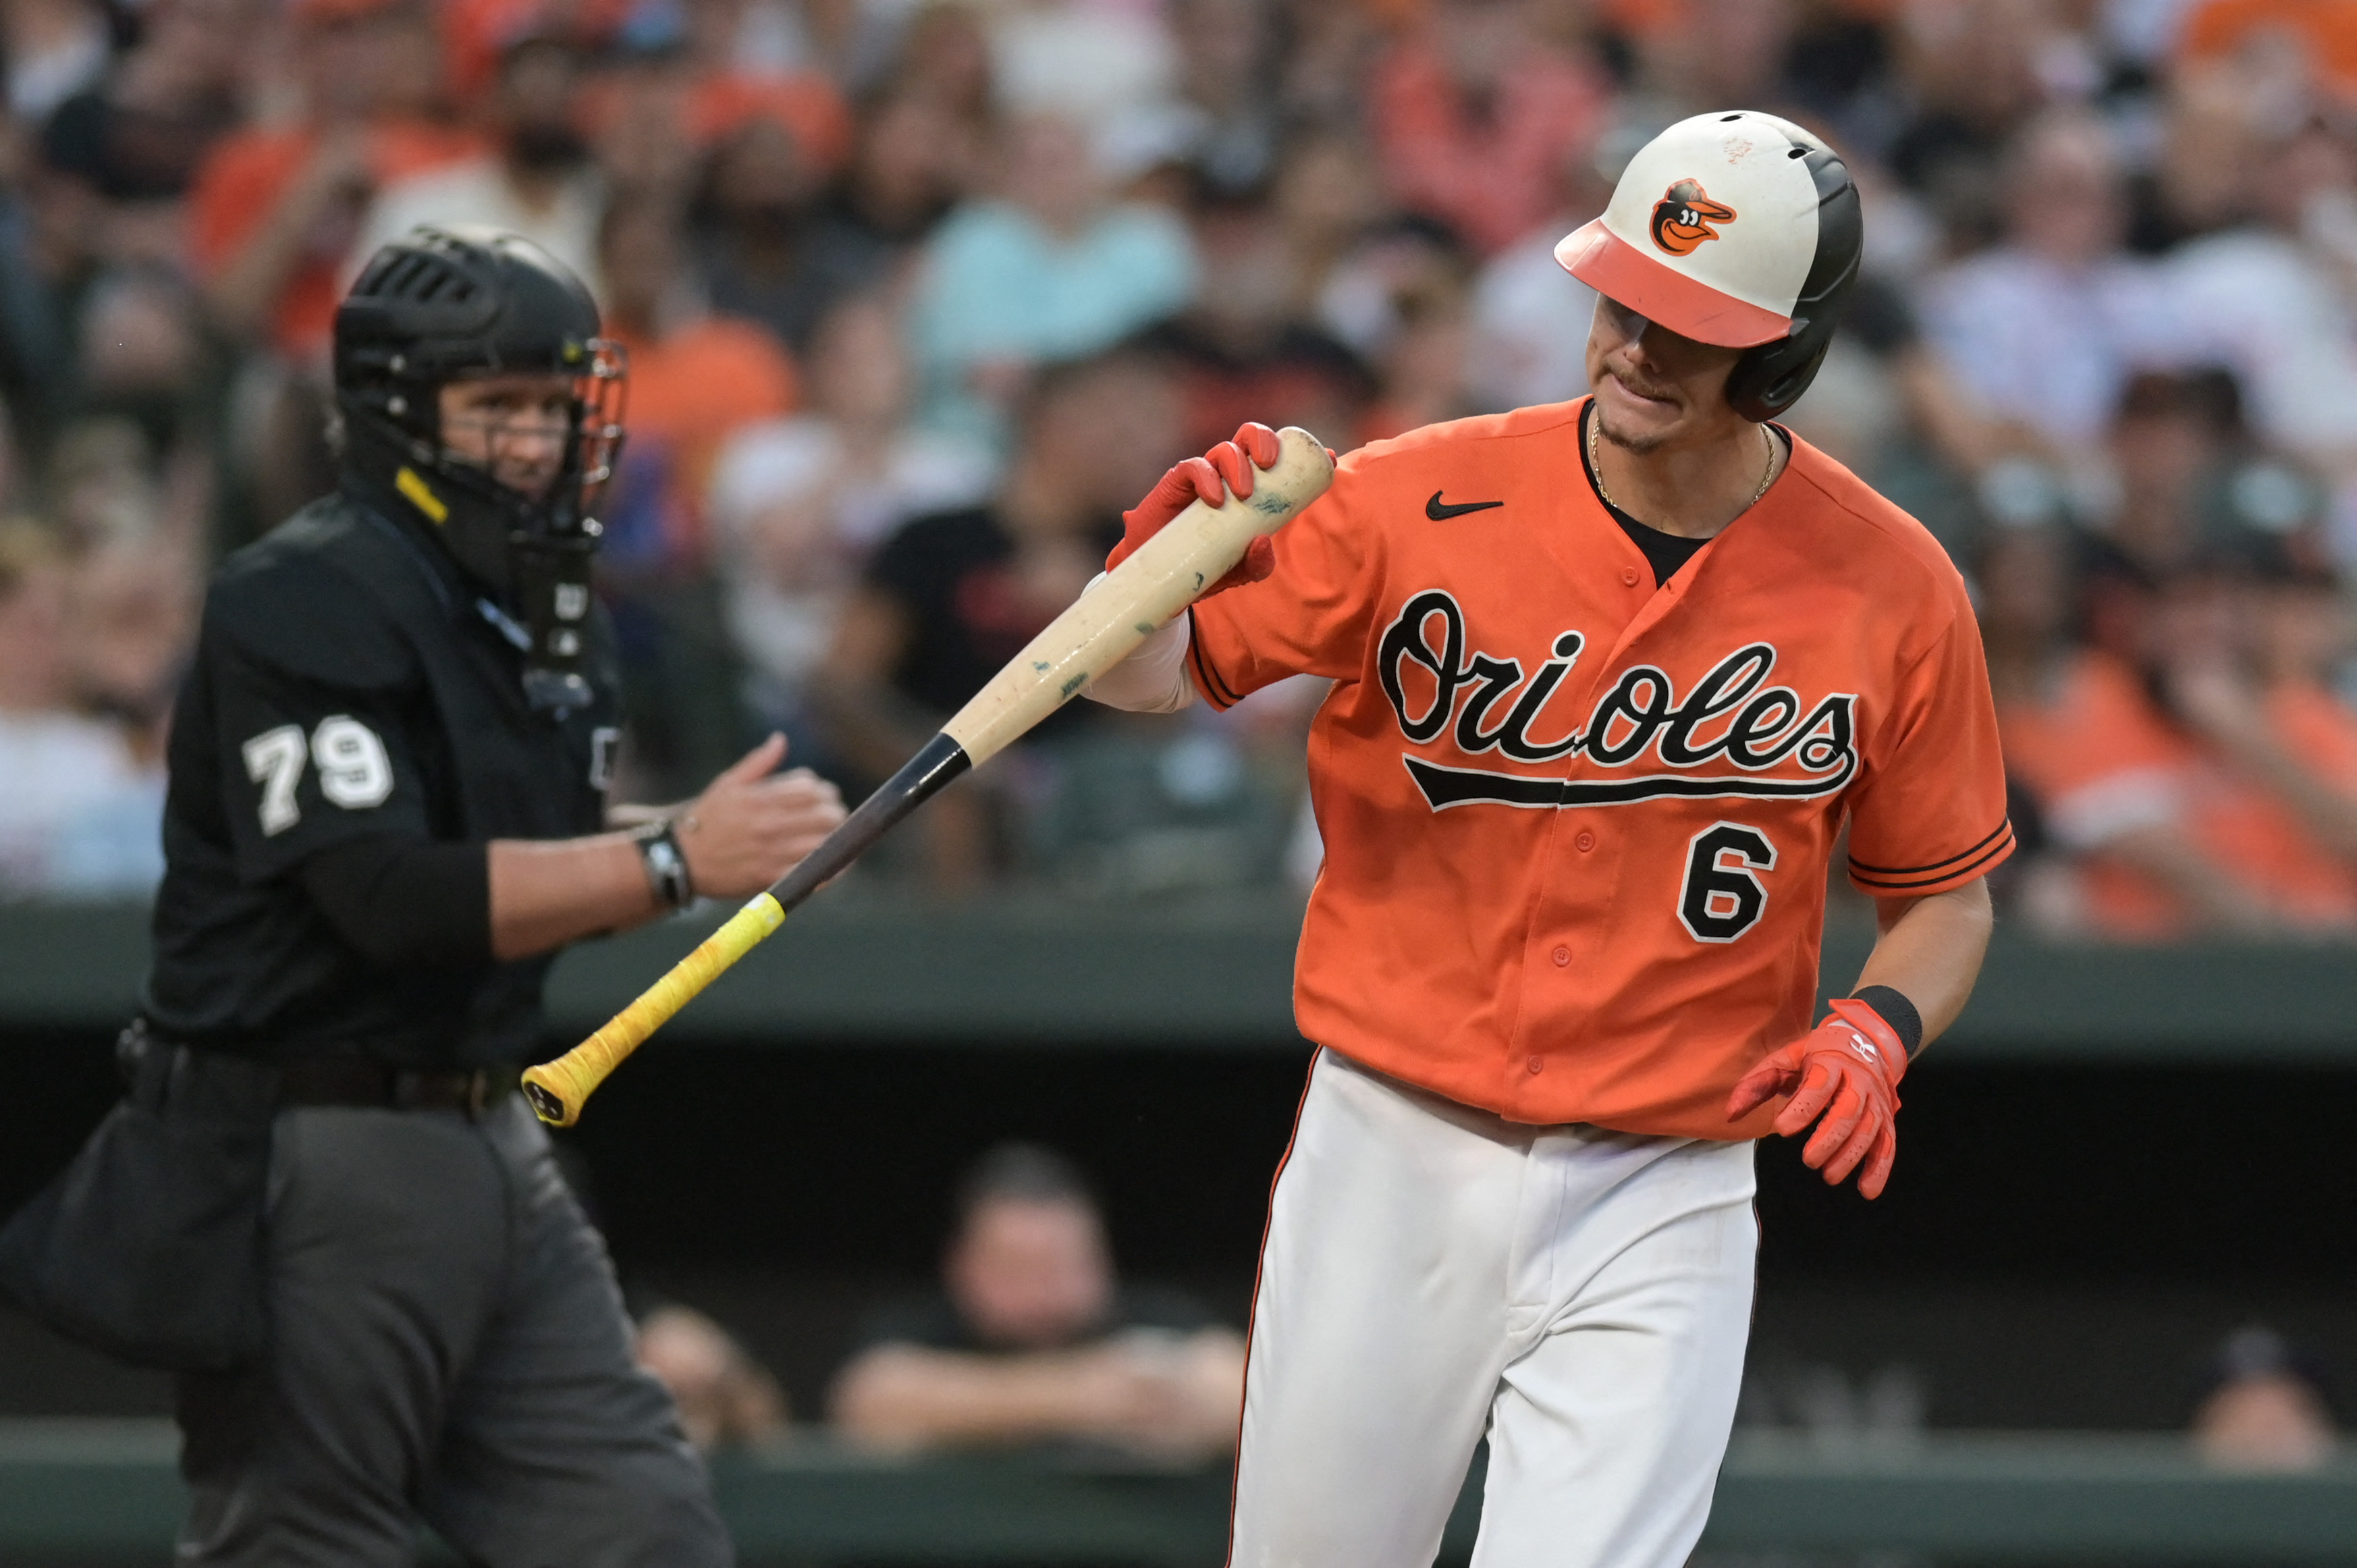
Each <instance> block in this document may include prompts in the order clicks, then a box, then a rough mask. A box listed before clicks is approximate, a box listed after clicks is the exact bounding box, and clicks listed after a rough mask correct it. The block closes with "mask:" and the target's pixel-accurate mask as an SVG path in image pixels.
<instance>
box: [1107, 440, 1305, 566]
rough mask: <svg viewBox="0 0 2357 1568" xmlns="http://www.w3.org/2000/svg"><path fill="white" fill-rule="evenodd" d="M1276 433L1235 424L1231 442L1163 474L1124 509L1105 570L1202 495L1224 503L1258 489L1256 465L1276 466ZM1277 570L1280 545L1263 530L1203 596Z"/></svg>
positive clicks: (1206, 500) (1210, 502) (1214, 502)
mask: <svg viewBox="0 0 2357 1568" xmlns="http://www.w3.org/2000/svg"><path fill="white" fill-rule="evenodd" d="M1280 450H1281V448H1279V447H1278V446H1277V443H1276V432H1275V431H1274V430H1271V429H1270V428H1269V427H1268V426H1267V425H1265V424H1243V425H1239V426H1237V427H1236V436H1235V439H1234V440H1232V441H1222V442H1221V443H1220V444H1219V445H1218V446H1214V447H1212V448H1211V451H1209V452H1208V453H1206V454H1204V455H1203V456H1200V457H1189V458H1188V459H1186V460H1185V461H1184V462H1181V463H1179V464H1177V465H1175V466H1174V467H1172V468H1171V470H1170V471H1169V472H1168V473H1167V474H1165V475H1163V476H1162V481H1161V483H1159V484H1157V485H1156V486H1155V487H1154V488H1153V489H1150V490H1148V491H1147V492H1146V499H1144V500H1142V501H1140V502H1138V503H1137V504H1136V505H1135V506H1134V507H1132V508H1130V509H1129V510H1127V511H1125V512H1124V513H1122V514H1121V542H1120V543H1118V544H1116V545H1114V547H1113V553H1111V554H1109V555H1107V556H1106V557H1105V570H1106V571H1108V572H1110V571H1112V570H1113V569H1114V567H1116V566H1118V565H1120V564H1122V563H1123V562H1125V561H1126V560H1128V559H1129V558H1130V556H1131V555H1133V554H1135V553H1136V550H1137V547H1138V546H1139V545H1141V544H1143V543H1145V542H1146V541H1147V540H1149V539H1151V538H1153V537H1154V536H1155V535H1156V534H1157V533H1159V532H1162V530H1163V529H1164V528H1165V527H1166V526H1168V523H1169V521H1170V520H1171V519H1172V518H1174V517H1177V516H1178V515H1179V513H1180V512H1182V511H1185V510H1187V508H1188V505H1189V503H1190V502H1192V501H1194V500H1196V499H1199V498H1200V499H1201V500H1202V501H1203V502H1204V503H1205V504H1206V505H1208V506H1219V505H1222V503H1224V502H1225V501H1226V500H1227V499H1228V492H1229V491H1230V490H1233V491H1234V492H1235V494H1236V498H1237V499H1239V500H1241V499H1244V498H1245V497H1248V496H1250V495H1251V494H1252V493H1253V466H1254V464H1258V465H1259V466H1260V467H1264V468H1274V467H1276V458H1277V454H1278V452H1279V451H1280ZM1275 570H1276V546H1275V545H1274V544H1272V543H1270V542H1269V539H1268V536H1267V535H1266V534H1262V535H1260V536H1259V537H1258V538H1256V539H1254V541H1253V542H1252V544H1251V546H1250V547H1249V548H1248V549H1246V550H1245V551H1244V558H1243V560H1241V561H1239V562H1237V563H1236V564H1235V565H1234V567H1233V568H1232V569H1231V570H1230V571H1229V573H1228V575H1226V576H1224V577H1222V578H1221V579H1220V580H1219V581H1218V582H1216V583H1214V584H1212V585H1211V586H1210V587H1208V588H1206V589H1204V590H1203V594H1202V596H1203V597H1204V598H1207V599H1208V598H1210V597H1211V596H1212V595H1213V594H1222V593H1225V592H1227V590H1229V589H1230V588H1240V587H1242V586H1243V585H1245V584H1246V583H1257V582H1259V581H1260V580H1261V579H1262V578H1263V577H1265V576H1267V575H1269V574H1270V573H1271V572H1274V571H1275Z"/></svg>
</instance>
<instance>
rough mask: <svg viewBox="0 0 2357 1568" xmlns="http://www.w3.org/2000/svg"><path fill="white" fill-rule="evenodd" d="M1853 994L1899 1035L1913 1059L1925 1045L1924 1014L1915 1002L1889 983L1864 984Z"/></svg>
mask: <svg viewBox="0 0 2357 1568" xmlns="http://www.w3.org/2000/svg"><path fill="white" fill-rule="evenodd" d="M1851 996H1852V1000H1854V1001H1858V1002H1863V1003H1865V1004H1867V1006H1869V1007H1871V1008H1873V1009H1874V1011H1875V1013H1876V1015H1878V1017H1880V1018H1881V1020H1882V1021H1883V1022H1884V1023H1886V1024H1888V1025H1889V1026H1890V1032H1891V1033H1892V1034H1894V1035H1896V1036H1899V1043H1900V1045H1901V1046H1904V1047H1906V1048H1907V1059H1908V1060H1909V1061H1910V1062H1911V1061H1913V1060H1914V1059H1915V1053H1916V1052H1917V1051H1918V1050H1920V1049H1921V1048H1922V1045H1923V1015H1922V1014H1921V1013H1919V1012H1917V1011H1916V1010H1915V1004H1913V1003H1912V1002H1910V1001H1908V1000H1907V998H1906V997H1905V996H1904V995H1903V994H1901V993H1899V992H1896V991H1893V990H1892V989H1890V987H1889V986H1888V985H1867V986H1862V987H1860V988H1859V989H1858V990H1857V991H1856V992H1854V993H1851Z"/></svg>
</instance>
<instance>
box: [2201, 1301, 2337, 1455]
mask: <svg viewBox="0 0 2357 1568" xmlns="http://www.w3.org/2000/svg"><path fill="white" fill-rule="evenodd" d="M2209 1385H2210V1386H2209V1388H2208V1390H2207V1391H2206V1392H2204V1393H2203V1395H2202V1396H2201V1403H2200V1405H2199V1406H2198V1407H2197V1408H2196V1409H2195V1411H2194V1414H2193V1427H2192V1435H2193V1446H2194V1449H2195V1451H2196V1452H2197V1453H2199V1454H2200V1455H2201V1459H2202V1462H2203V1463H2204V1464H2207V1465H2211V1466H2215V1467H2217V1468H2218V1469H2221V1470H2249V1471H2277V1472H2284V1471H2298V1470H2314V1469H2318V1468H2319V1467H2321V1466H2325V1465H2328V1464H2330V1463H2331V1461H2332V1458H2333V1455H2334V1454H2335V1452H2336V1451H2337V1450H2338V1449H2339V1447H2340V1434H2339V1433H2338V1431H2337V1430H2336V1429H2335V1427H2334V1423H2333V1420H2332V1410H2331V1406H2330V1403H2329V1402H2327V1400H2326V1399H2325V1394H2324V1385H2323V1380H2322V1378H2321V1377H2320V1375H2319V1373H2318V1371H2317V1369H2316V1365H2315V1362H2314V1360H2313V1359H2312V1358H2310V1357H2309V1356H2308V1355H2307V1354H2306V1353H2304V1352H2303V1351H2301V1350H2299V1349H2298V1348H2295V1347H2293V1346H2291V1345H2290V1344H2287V1342H2286V1341H2285V1339H2284V1337H2283V1336H2282V1335H2280V1334H2277V1333H2276V1332H2275V1331H2274V1330H2273V1329H2269V1328H2259V1327H2251V1328H2244V1329H2238V1330H2236V1331H2235V1332H2234V1333H2233V1334H2232V1335H2230V1336H2229V1337H2227V1340H2226V1343H2225V1344H2224V1345H2223V1346H2222V1347H2220V1348H2219V1352H2218V1359H2217V1364H2216V1365H2215V1366H2214V1367H2213V1368H2212V1370H2211V1373H2210V1377H2209Z"/></svg>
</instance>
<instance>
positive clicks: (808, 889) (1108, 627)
mask: <svg viewBox="0 0 2357 1568" xmlns="http://www.w3.org/2000/svg"><path fill="white" fill-rule="evenodd" d="M1278 439H1279V450H1278V454H1277V459H1276V466H1275V467H1273V468H1268V469H1265V470H1262V471H1261V472H1260V473H1259V474H1258V475H1257V477H1256V478H1254V482H1253V493H1252V496H1251V498H1250V499H1245V500H1238V499H1236V498H1235V497H1234V496H1233V495H1232V494H1231V495H1230V496H1229V497H1228V499H1227V500H1226V502H1225V503H1224V504H1222V505H1221V506H1218V507H1211V506H1207V505H1205V504H1204V503H1203V502H1202V501H1200V500H1198V501H1195V502H1193V503H1192V504H1190V505H1189V507H1188V508H1187V510H1184V511H1182V512H1180V513H1179V515H1178V516H1177V517H1176V518H1174V519H1172V520H1171V521H1170V523H1169V524H1168V526H1167V527H1165V528H1164V529H1163V530H1162V531H1161V532H1158V533H1157V534H1155V535H1154V536H1153V537H1152V538H1151V539H1148V540H1147V541H1146V542H1145V543H1143V544H1141V545H1139V546H1138V548H1137V550H1136V552H1135V553H1134V554H1132V555H1131V556H1130V557H1129V559H1127V560H1125V561H1124V562H1123V563H1122V564H1120V565H1118V566H1116V567H1114V569H1113V570H1112V571H1111V572H1109V573H1107V574H1106V575H1105V578H1104V581H1103V582H1101V583H1099V584H1097V585H1096V586H1095V587H1093V588H1092V589H1090V590H1089V591H1088V592H1087V593H1085V594H1082V596H1080V598H1079V599H1078V600H1077V601H1075V602H1074V603H1073V605H1072V606H1071V608H1069V609H1067V610H1066V611H1064V613H1063V614H1061V615H1060V616H1058V617H1057V618H1055V620H1054V621H1052V622H1051V623H1049V627H1048V629H1047V630H1045V631H1043V632H1041V633H1040V634H1039V636H1037V637H1035V638H1033V639H1031V642H1030V645H1029V646H1028V647H1027V648H1025V649H1024V650H1023V651H1022V652H1020V653H1018V654H1017V655H1016V656H1015V658H1014V659H1013V660H1012V661H1010V662H1009V663H1008V664H1007V666H1006V669H1004V670H1001V671H999V672H998V673H997V674H996V675H995V676H993V677H991V681H990V684H988V685H986V686H985V687H984V688H983V689H982V690H981V691H980V692H979V693H976V694H975V695H974V700H973V701H972V702H970V703H966V705H965V706H964V707H963V708H961V709H959V710H958V712H957V714H956V716H955V717H953V718H952V719H951V720H950V722H949V723H948V724H946V725H942V732H941V733H940V734H939V735H937V736H933V738H932V739H931V740H930V741H928V742H926V744H925V746H924V749H923V750H921V751H920V752H918V753H917V755H916V756H914V757H910V758H909V761H908V764H907V765H906V766H905V767H903V768H901V769H900V771H899V772H898V773H895V774H894V775H892V777H891V778H890V779H887V780H886V781H885V782H884V784H883V785H882V787H881V788H879V789H877V791H876V792H875V793H874V794H873V795H870V796H868V797H867V799H866V800H863V801H862V802H860V805H859V809H858V810H857V811H854V812H852V813H851V815H850V816H848V817H846V818H845V819H844V822H843V824H842V825H841V826H840V827H838V828H836V829H835V830H834V832H832V833H830V834H828V835H827V837H826V840H825V842H824V843H821V844H820V845H819V846H818V848H816V849H815V850H813V851H812V852H811V854H810V855H809V857H808V858H806V859H805V860H803V861H802V864H800V865H797V866H795V867H794V868H793V869H792V870H791V871H790V872H788V873H786V875H784V876H782V877H780V879H779V880H778V881H777V883H776V884H774V885H773V886H771V887H770V889H769V890H768V891H767V892H764V893H758V894H755V895H754V897H753V899H752V901H751V902H750V903H748V904H747V905H746V906H745V907H744V908H741V909H739V910H737V913H736V914H734V915H732V916H730V917H729V918H728V919H727V921H726V924H724V925H722V926H721V928H720V929H718V930H716V931H715V932H713V933H712V935H711V936H710V937H708V938H706V939H705V941H704V943H703V945H701V946H700V947H698V948H697V949H696V950H694V952H692V953H690V954H688V955H687V956H686V957H685V958H683V959H682V960H680V961H679V962H678V963H676V964H674V965H673V967H672V971H671V972H670V973H669V974H666V975H664V976H663V977H662V979H661V980H658V981H656V982H655V983H654V984H652V985H651V986H649V987H648V988H647V990H646V991H645V992H644V993H641V994H640V997H639V999H638V1000H637V1001H635V1002H633V1003H631V1004H630V1005H629V1006H628V1007H625V1008H623V1009H622V1011H621V1012H620V1013H619V1014H617V1015H615V1016H614V1018H613V1020H612V1021H611V1022H609V1023H608V1024H607V1025H606V1026H605V1027H604V1028H602V1029H599V1030H598V1031H597V1033H596V1034H594V1035H592V1036H589V1037H588V1038H587V1039H586V1040H584V1041H582V1042H581V1043H580V1044H579V1045H577V1046H576V1047H573V1048H572V1049H571V1050H569V1051H567V1052H565V1054H564V1055H563V1056H561V1057H559V1058H556V1059H555V1060H554V1061H553V1062H548V1063H545V1064H544V1065H542V1066H540V1067H535V1068H533V1069H528V1070H527V1071H526V1072H525V1073H524V1075H523V1092H524V1097H525V1098H526V1099H527V1100H529V1101H531V1102H532V1108H533V1112H536V1113H537V1114H538V1115H539V1117H540V1119H541V1120H542V1121H544V1122H552V1123H554V1125H556V1126H559V1127H569V1126H571V1125H572V1124H573V1123H574V1122H576V1121H577V1120H579V1119H580V1115H581V1107H582V1104H583V1102H584V1101H587V1099H588V1098H589V1096H590V1095H591V1094H592V1093H594V1092H596V1090H597V1086H598V1085H599V1084H600V1083H603V1082H604V1081H605V1080H606V1076H607V1074H608V1073H610V1072H612V1071H613V1070H614V1069H615V1068H617V1067H619V1066H620V1065H621V1062H622V1058H625V1057H627V1056H629V1055H630V1053H631V1052H632V1051H634V1050H636V1049H638V1048H639V1047H640V1046H641V1045H643V1044H644V1043H645V1042H646V1039H647V1036H650V1035H651V1034H653V1033H654V1032H655V1031H656V1030H657V1029H658V1028H661V1027H662V1025H663V1023H664V1022H665V1021H666V1020H667V1019H669V1018H670V1017H671V1015H673V1014H674V1013H676V1012H678V1011H679V1010H680V1009H681V1008H682V1007H684V1006H685V1005H687V1004H688V1002H689V1001H690V1000H691V999H692V998H693V997H694V995H695V994H696V993H698V992H700V991H702V990H703V989H704V988H705V986H707V985H709V984H711V983H712V982H713V981H714V980H715V979H716V978H717V977H718V976H719V974H720V972H721V971H723V970H725V969H726V968H727V967H728V966H729V965H730V964H732V963H735V962H736V961H737V960H738V959H740V958H742V957H744V956H745V954H746V953H747V952H748V951H750V950H752V948H753V946H754V945H755V944H756V943H758V942H759V941H760V940H761V939H762V938H764V937H766V936H768V935H769V934H770V932H771V931H774V930H776V929H778V927H779V926H780V925H781V924H782V923H784V920H785V918H786V916H787V914H788V913H789V912H791V910H792V909H793V908H796V907H797V906H798V905H800V904H801V903H802V901H803V900H804V899H806V898H808V897H810V896H811V895H812V894H813V893H814V892H816V891H817V890H818V888H819V887H820V886H822V885H823V884H824V883H825V882H826V881H827V880H828V879H829V878H831V877H833V876H834V875H836V874H838V873H839V872H841V871H842V870H843V869H844V868H845V866H847V865H850V864H851V863H852V862H853V861H854V860H856V859H857V858H858V857H859V856H860V854H862V853H863V852H865V851H866V848H867V846H868V845H870V844H872V843H875V842H876V841H877V839H879V838H882V837H883V836H884V834H885V833H886V832H888V831H889V830H890V829H891V828H892V827H893V826H894V824H896V823H898V822H899V821H900V819H901V818H903V817H905V816H907V815H908V814H909V812H911V811H915V810H916V809H917V808H918V807H919V806H920V805H922V804H923V803H924V802H925V801H926V800H928V799H930V798H931V796H933V795H934V794H936V793H937V792H939V791H940V790H941V789H942V787H943V786H944V785H946V784H948V783H949V782H950V781H951V780H952V779H955V778H957V776H958V775H959V774H961V773H963V772H964V771H965V770H966V769H968V768H974V767H976V766H978V765H979V764H981V763H983V762H985V761H986V760H988V759H989V758H990V757H993V756H995V755H996V753H998V752H1000V751H1003V750H1004V749H1006V746H1008V745H1009V744H1011V743H1012V742H1014V741H1015V740H1016V739H1017V738H1018V737H1020V736H1022V735H1023V733H1024V732H1025V731H1027V730H1028V729H1029V728H1030V727H1031V726H1032V725H1036V724H1038V723H1039V721H1040V720H1041V719H1044V718H1046V717H1047V716H1048V715H1049V714H1051V713H1054V712H1055V711H1056V710H1057V709H1058V708H1060V707H1061V706H1062V705H1063V704H1064V703H1067V702H1069V701H1070V700H1071V698H1073V697H1074V696H1076V695H1078V694H1079V693H1080V691H1081V689H1082V687H1084V686H1086V685H1087V684H1088V683H1089V682H1091V681H1092V680H1094V679H1096V677H1097V676H1099V675H1102V674H1103V673H1104V671H1107V670H1109V669H1111V668H1113V666H1114V665H1115V664H1118V663H1120V662H1121V661H1122V660H1124V659H1125V658H1127V657H1128V656H1129V653H1130V650H1132V649H1134V648H1135V647H1136V646H1137V645H1138V643H1140V642H1141V641H1143V640H1144V639H1146V636H1147V635H1148V634H1149V633H1151V632H1153V631H1154V630H1156V629H1157V628H1159V627H1161V626H1162V625H1164V624H1165V623H1166V622H1168V620H1169V619H1170V618H1172V617H1173V616H1176V615H1177V614H1178V613H1179V611H1181V610H1183V609H1185V608H1186V607H1188V606H1189V605H1190V604H1192V603H1194V602H1195V600H1196V599H1198V598H1199V597H1200V596H1202V593H1203V591H1204V590H1205V589H1206V588H1208V587H1210V586H1211V585H1212V584H1214V583H1216V582H1218V581H1219V580H1220V578H1221V577H1222V576H1223V575H1226V573H1227V572H1228V570H1229V568H1231V567H1232V566H1233V565H1235V564H1236V563H1237V562H1238V561H1240V560H1242V559H1243V553H1244V551H1245V550H1246V549H1247V548H1248V547H1249V546H1250V545H1251V543H1252V542H1253V540H1254V539H1255V538H1257V537H1258V536H1260V535H1262V534H1265V533H1274V532H1276V531H1277V530H1278V529H1280V528H1282V527H1284V526H1285V525H1286V523H1287V522H1289V521H1292V520H1293V518H1294V516H1295V514H1297V512H1299V511H1300V510H1301V509H1302V508H1304V507H1306V506H1308V504H1309V503H1310V502H1311V501H1314V500H1316V499H1318V497H1319V496H1320V495H1323V494H1324V493H1325V491H1326V487H1327V486H1328V485H1329V484H1331V483H1332V482H1333V478H1334V460H1333V458H1332V457H1330V456H1328V455H1327V451H1326V448H1325V446H1322V445H1321V444H1320V443H1319V442H1318V438H1317V437H1316V436H1314V435H1310V434H1309V433H1308V431H1306V430H1298V429H1291V428H1288V429H1286V430H1284V431H1282V432H1280V433H1279V437H1278Z"/></svg>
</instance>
